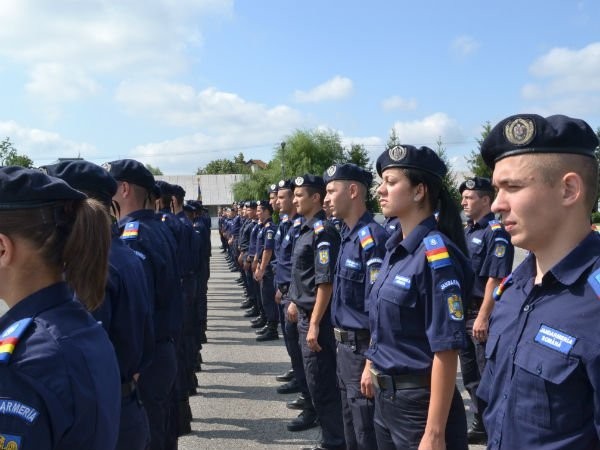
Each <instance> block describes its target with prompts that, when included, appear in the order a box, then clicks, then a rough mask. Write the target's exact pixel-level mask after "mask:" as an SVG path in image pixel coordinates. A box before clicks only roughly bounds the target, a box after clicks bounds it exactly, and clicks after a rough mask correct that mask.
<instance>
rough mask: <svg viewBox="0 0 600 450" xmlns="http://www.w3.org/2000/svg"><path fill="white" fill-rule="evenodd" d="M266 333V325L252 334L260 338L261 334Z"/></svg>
mask: <svg viewBox="0 0 600 450" xmlns="http://www.w3.org/2000/svg"><path fill="white" fill-rule="evenodd" d="M267 331H269V324H266V325H265V326H264V327H262V328H261V329H260V330H257V331H255V332H254V333H255V334H256V335H257V336H262V335H263V334H265V333H266V332H267Z"/></svg>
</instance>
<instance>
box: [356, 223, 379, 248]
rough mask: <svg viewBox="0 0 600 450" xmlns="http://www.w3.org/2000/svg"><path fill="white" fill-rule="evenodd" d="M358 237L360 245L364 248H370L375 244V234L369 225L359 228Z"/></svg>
mask: <svg viewBox="0 0 600 450" xmlns="http://www.w3.org/2000/svg"><path fill="white" fill-rule="evenodd" d="M358 237H359V239H360V246H361V247H362V248H363V250H369V249H370V248H371V247H373V246H374V245H375V241H374V240H373V236H372V235H371V230H369V226H368V225H367V226H364V227H362V228H361V229H360V230H358Z"/></svg>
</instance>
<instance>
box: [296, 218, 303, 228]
mask: <svg viewBox="0 0 600 450" xmlns="http://www.w3.org/2000/svg"><path fill="white" fill-rule="evenodd" d="M300 225H302V217H298V218H297V219H296V220H294V227H299V226H300Z"/></svg>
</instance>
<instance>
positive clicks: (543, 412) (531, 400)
mask: <svg viewBox="0 0 600 450" xmlns="http://www.w3.org/2000/svg"><path fill="white" fill-rule="evenodd" d="M514 364H515V366H517V368H516V370H515V375H514V377H513V380H512V385H513V392H511V403H513V405H512V408H511V409H513V411H514V413H515V417H516V418H518V419H520V420H523V421H524V422H526V423H530V424H533V425H535V426H540V427H543V428H546V429H560V430H561V431H564V432H568V431H574V430H577V429H580V428H581V427H582V426H584V424H585V422H586V419H584V418H585V417H587V420H592V411H591V408H590V406H589V405H590V401H589V400H590V399H591V398H592V397H593V392H592V390H591V388H590V385H589V382H588V381H587V380H586V379H585V376H584V375H583V371H582V370H581V369H580V364H579V359H578V358H576V357H573V356H570V355H563V354H562V353H560V352H558V351H554V350H551V349H547V348H545V347H543V346H541V345H538V344H535V343H528V344H525V345H523V346H521V347H519V348H518V349H517V352H516V354H515V359H514ZM586 386H587V388H586Z"/></svg>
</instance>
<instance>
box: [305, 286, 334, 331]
mask: <svg viewBox="0 0 600 450" xmlns="http://www.w3.org/2000/svg"><path fill="white" fill-rule="evenodd" d="M332 292H333V285H332V284H331V283H323V284H319V285H318V286H317V295H316V298H315V306H314V307H313V310H312V314H311V317H310V323H314V324H316V325H318V324H320V323H321V319H322V318H323V316H324V315H325V312H326V311H327V307H328V306H329V301H330V300H331V293H332Z"/></svg>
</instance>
